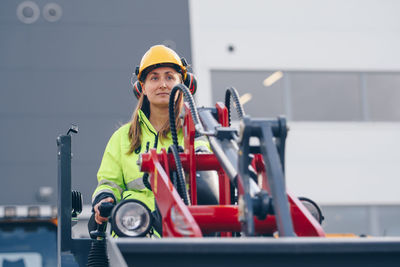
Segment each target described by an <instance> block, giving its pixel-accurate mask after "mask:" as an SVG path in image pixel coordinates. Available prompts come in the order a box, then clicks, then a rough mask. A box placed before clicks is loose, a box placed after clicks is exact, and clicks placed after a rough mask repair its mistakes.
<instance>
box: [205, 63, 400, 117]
mask: <svg viewBox="0 0 400 267" xmlns="http://www.w3.org/2000/svg"><path fill="white" fill-rule="evenodd" d="M272 73H274V71H271V70H265V71H260V70H257V71H249V70H212V72H211V80H212V88H213V90H212V93H213V102H215V101H224V95H225V90H226V88H227V87H229V86H234V87H236V89H237V90H238V92H239V94H240V95H243V94H245V93H249V94H251V95H252V98H251V100H250V101H249V102H247V103H246V104H245V105H244V109H245V111H246V113H248V114H250V115H252V116H257V117H275V116H278V115H282V114H284V115H286V117H287V118H288V119H289V120H294V121H399V120H400V73H399V72H389V73H383V72H334V71H331V72H325V71H284V72H283V78H281V79H279V80H278V81H276V82H275V83H274V84H272V85H271V86H269V87H265V86H264V85H263V81H264V79H265V78H267V77H269V76H270V75H271V74H272Z"/></svg>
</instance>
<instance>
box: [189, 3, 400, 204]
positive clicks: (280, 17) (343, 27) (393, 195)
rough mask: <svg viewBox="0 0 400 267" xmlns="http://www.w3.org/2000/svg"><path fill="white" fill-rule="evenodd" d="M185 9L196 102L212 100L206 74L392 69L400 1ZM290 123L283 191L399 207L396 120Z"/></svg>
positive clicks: (397, 60)
mask: <svg viewBox="0 0 400 267" xmlns="http://www.w3.org/2000/svg"><path fill="white" fill-rule="evenodd" d="M189 3H190V19H191V35H192V36H191V38H192V52H193V62H192V64H193V67H194V71H195V73H196V74H197V76H198V79H199V90H198V91H197V100H198V103H199V104H200V105H206V106H209V105H211V104H212V103H211V96H212V94H211V91H210V90H211V77H210V73H211V70H213V69H214V70H215V69H216V70H218V69H223V70H232V69H238V70H240V69H245V70H252V69H254V70H278V69H280V70H311V71H312V70H318V71H321V70H326V71H400V53H399V47H400V16H399V14H400V1H396V0H331V1H321V0H279V1H277V0H276V1H272V0H246V1H243V0H242V1H239V0H218V1H214V0H201V1H199V0H194V1H193V0H192V1H190V2H189ZM229 45H233V46H234V47H235V51H234V52H233V53H230V52H228V50H227V47H228V46H229ZM289 126H290V127H291V131H290V134H289V137H288V146H287V181H288V188H289V189H290V190H291V191H293V192H294V193H296V194H297V195H303V196H308V197H310V198H312V199H314V200H316V201H318V202H319V203H322V204H328V205H329V204H333V205H335V204H367V205H368V204H400V194H399V193H398V191H399V188H400V164H399V163H400V156H399V151H400V140H399V137H400V125H399V124H397V123H393V124H390V123H301V122H297V123H293V122H289Z"/></svg>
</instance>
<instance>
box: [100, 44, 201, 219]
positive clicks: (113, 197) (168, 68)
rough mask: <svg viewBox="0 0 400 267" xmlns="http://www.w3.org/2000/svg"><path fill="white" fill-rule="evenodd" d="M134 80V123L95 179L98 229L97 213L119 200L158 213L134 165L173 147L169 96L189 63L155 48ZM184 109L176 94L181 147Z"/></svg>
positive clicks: (116, 138)
mask: <svg viewBox="0 0 400 267" xmlns="http://www.w3.org/2000/svg"><path fill="white" fill-rule="evenodd" d="M136 75H137V78H138V81H139V84H140V87H141V91H142V93H141V94H140V97H139V101H138V104H137V106H136V109H135V111H134V112H133V115H132V120H131V121H130V122H129V123H127V124H125V125H123V126H122V127H121V128H119V129H118V130H117V131H116V132H115V133H114V134H113V135H112V137H111V138H110V140H109V142H108V144H107V147H106V149H105V152H104V155H103V159H102V162H101V165H100V168H99V171H98V173H97V180H98V185H97V188H96V190H95V191H94V193H93V197H92V205H93V209H94V212H95V220H96V222H97V223H98V224H101V223H103V222H105V221H107V218H105V217H101V216H100V212H99V209H98V207H99V205H100V204H101V203H102V202H112V203H117V202H119V201H121V199H130V198H133V199H137V200H140V201H142V202H143V203H144V204H146V205H147V207H148V208H149V209H150V210H151V211H154V210H155V199H154V195H153V193H152V192H151V191H150V190H148V189H147V188H146V187H145V186H144V184H143V180H142V177H143V173H142V172H141V171H140V170H139V167H138V165H137V164H136V162H137V160H138V158H139V155H140V154H141V153H146V152H147V151H148V150H149V149H151V148H156V149H157V151H158V152H160V150H161V148H168V147H169V146H170V145H171V144H172V139H171V132H170V129H169V118H168V114H169V113H168V103H169V95H170V92H171V90H172V88H173V87H174V86H175V85H177V84H179V83H182V81H183V80H184V79H185V78H186V76H187V67H186V62H185V61H184V59H180V58H179V56H178V55H177V54H176V53H175V52H174V51H173V50H172V49H170V48H168V47H165V46H163V45H156V46H153V47H151V48H150V49H149V50H148V51H147V52H146V53H145V54H144V56H143V58H142V60H141V62H140V66H139V67H138V69H137V70H136ZM139 91H140V90H139ZM138 93H140V92H138ZM182 103H183V97H182V94H178V95H177V99H176V105H175V107H176V110H175V114H176V115H175V117H176V122H175V123H176V126H177V129H178V143H179V145H181V146H183V134H182V127H181V123H180V119H179V117H178V114H179V110H180V108H181V107H182ZM195 146H196V147H207V142H206V141H203V140H199V141H196V142H195Z"/></svg>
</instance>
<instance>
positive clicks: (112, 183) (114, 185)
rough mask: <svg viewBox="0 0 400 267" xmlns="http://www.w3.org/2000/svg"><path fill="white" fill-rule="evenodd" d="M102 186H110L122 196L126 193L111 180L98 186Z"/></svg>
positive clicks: (104, 181)
mask: <svg viewBox="0 0 400 267" xmlns="http://www.w3.org/2000/svg"><path fill="white" fill-rule="evenodd" d="M100 185H108V186H110V187H112V188H115V189H118V191H119V193H120V194H122V191H124V190H122V188H121V187H120V186H119V185H117V184H116V183H114V182H111V181H109V180H101V181H100V182H99V184H98V186H100Z"/></svg>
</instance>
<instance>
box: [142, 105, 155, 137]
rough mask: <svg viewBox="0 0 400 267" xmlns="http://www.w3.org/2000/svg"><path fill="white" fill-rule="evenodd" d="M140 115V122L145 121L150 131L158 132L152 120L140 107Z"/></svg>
mask: <svg viewBox="0 0 400 267" xmlns="http://www.w3.org/2000/svg"><path fill="white" fill-rule="evenodd" d="M138 115H139V122H140V123H143V124H144V125H146V127H147V129H148V130H149V131H150V132H152V133H153V134H157V131H156V129H154V127H153V125H152V124H151V123H150V121H149V119H148V118H147V116H146V114H144V112H143V111H142V110H141V109H139V112H138Z"/></svg>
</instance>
